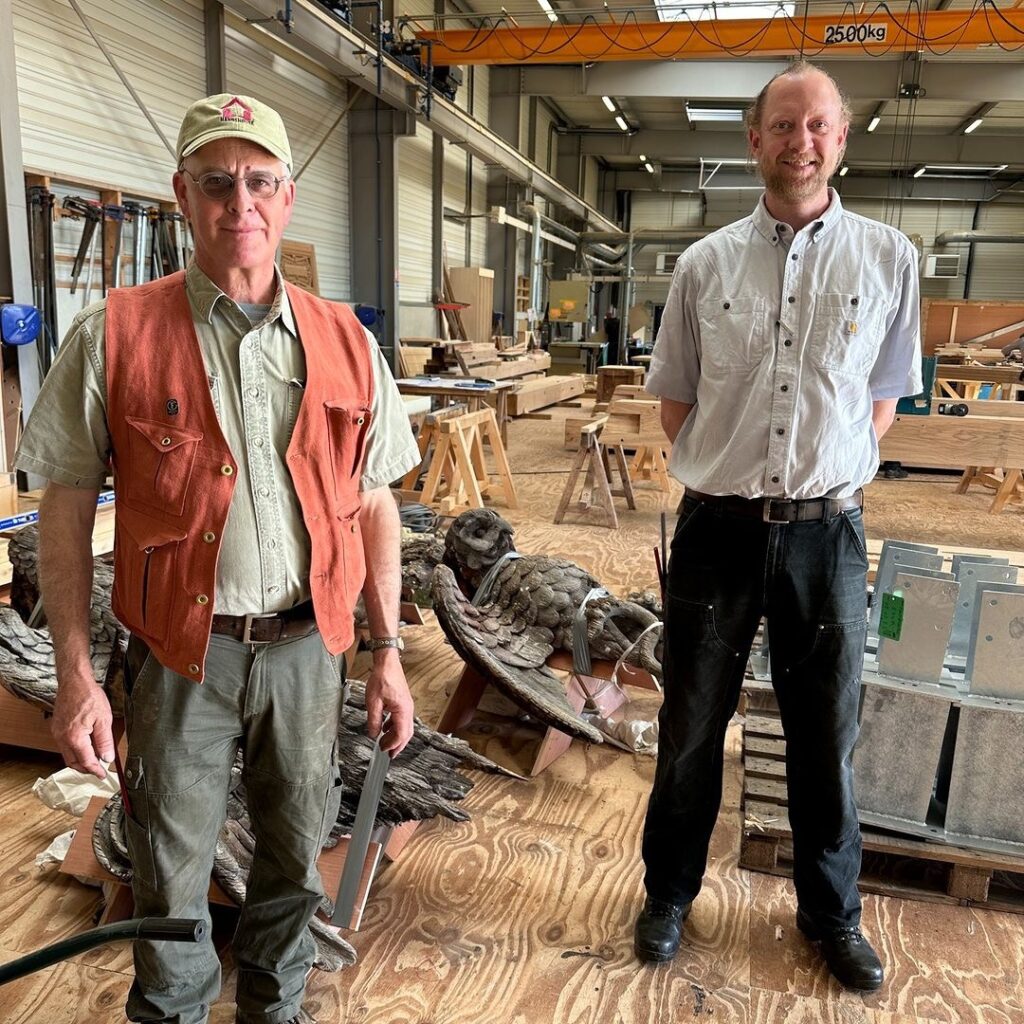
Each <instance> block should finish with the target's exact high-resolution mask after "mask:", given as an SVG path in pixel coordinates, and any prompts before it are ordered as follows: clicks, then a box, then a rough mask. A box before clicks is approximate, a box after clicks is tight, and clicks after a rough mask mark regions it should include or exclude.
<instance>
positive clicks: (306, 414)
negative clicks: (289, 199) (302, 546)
mask: <svg viewBox="0 0 1024 1024" xmlns="http://www.w3.org/2000/svg"><path fill="white" fill-rule="evenodd" d="M285 288H286V289H287V292H288V300H289V302H290V303H291V307H292V312H293V313H294V315H295V322H296V325H297V327H298V332H299V338H300V339H301V341H302V347H303V350H304V352H305V355H306V388H305V392H304V395H303V399H302V406H301V409H300V410H299V415H298V419H297V420H296V423H295V429H294V431H293V433H292V438H291V442H290V444H289V445H288V452H287V463H288V468H289V470H290V471H291V478H292V481H291V482H292V485H293V486H294V488H295V492H296V494H297V496H298V499H299V505H300V507H301V509H302V515H303V519H304V521H305V524H306V529H307V530H308V531H309V536H310V541H311V545H312V556H311V560H310V567H309V586H310V591H311V593H312V597H313V609H314V613H315V615H316V621H317V625H318V627H319V629H320V633H321V635H322V636H323V640H324V644H325V645H326V647H327V649H328V650H329V651H330V652H331V653H332V654H338V653H340V652H341V651H343V650H346V649H347V648H348V647H349V646H350V645H351V643H352V639H353V624H352V612H353V609H354V607H355V603H356V599H357V598H358V596H359V593H360V591H361V590H362V586H363V580H364V578H365V575H366V563H365V560H364V557H363V544H362V537H361V535H360V530H359V507H360V504H359V478H360V475H361V471H362V466H363V458H364V455H365V451H364V449H365V440H366V432H367V430H368V428H369V424H370V406H371V403H372V399H373V371H372V366H371V363H370V353H369V347H368V345H367V343H366V336H365V335H364V333H363V329H362V327H360V325H359V322H358V321H357V320H356V318H355V315H354V314H353V313H352V311H351V310H350V309H349V308H348V306H345V305H341V304H339V303H332V302H327V301H325V300H323V299H318V298H316V297H314V296H312V295H310V294H309V293H307V292H304V291H302V290H301V289H299V288H297V287H295V286H294V285H291V284H287V283H286V284H285ZM105 340H106V366H107V421H108V427H109V430H110V439H111V449H112V454H111V461H112V463H113V469H114V490H115V493H116V500H115V503H114V515H115V531H114V589H113V595H112V600H111V604H112V607H113V609H114V614H115V615H117V617H118V618H119V619H120V620H121V622H123V623H124V624H125V625H126V626H127V627H128V628H129V629H130V630H131V631H132V632H133V633H136V634H138V636H139V637H141V638H142V639H143V640H144V641H145V642H146V644H147V645H148V646H149V647H150V648H151V649H152V651H153V653H154V655H155V656H156V658H157V660H158V661H159V662H160V663H161V664H162V665H164V666H166V667H167V668H169V669H172V670H173V671H175V672H178V673H180V674H181V675H183V676H187V677H188V678H190V679H194V680H197V681H199V682H202V679H203V666H204V663H205V660H206V651H207V648H208V646H209V642H210V624H211V619H212V617H213V608H214V598H215V595H214V581H215V579H216V573H217V557H218V555H219V553H220V545H221V535H222V533H223V531H224V523H225V521H226V520H227V517H228V507H229V506H230V504H231V497H232V494H233V492H234V487H235V472H236V470H237V468H238V467H237V463H236V462H235V459H234V457H233V456H232V454H231V450H230V449H229V448H228V444H227V442H226V441H225V439H224V435H223V433H222V432H221V429H220V424H219V423H218V421H217V414H216V412H215V410H214V406H213V400H212V398H211V396H210V386H209V380H208V378H207V375H206V367H205V364H204V362H203V355H202V351H201V350H200V347H199V339H198V338H197V337H196V332H195V328H194V327H193V325H192V310H191V308H190V306H189V303H188V298H187V296H186V294H185V275H184V273H183V272H179V273H177V274H172V275H170V276H169V277H164V278H161V279H160V280H158V281H153V282H151V283H150V284H144V285H139V286H138V287H135V288H116V289H114V290H113V291H111V293H110V295H109V296H108V298H107V314H106V334H105ZM254 557H255V556H254ZM258 610H259V609H253V611H254V612H257V611H258Z"/></svg>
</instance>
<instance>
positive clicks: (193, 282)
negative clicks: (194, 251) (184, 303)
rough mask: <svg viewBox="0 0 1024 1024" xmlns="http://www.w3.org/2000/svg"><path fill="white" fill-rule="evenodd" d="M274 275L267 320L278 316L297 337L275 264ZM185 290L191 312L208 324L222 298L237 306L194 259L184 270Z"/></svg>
mask: <svg viewBox="0 0 1024 1024" xmlns="http://www.w3.org/2000/svg"><path fill="white" fill-rule="evenodd" d="M274 277H275V278H276V280H277V292H276V294H275V295H274V301H273V302H272V303H271V305H270V312H269V313H268V314H267V322H270V323H272V322H273V321H274V320H276V319H278V318H279V317H280V320H281V326H282V327H283V328H284V329H285V330H286V331H288V332H289V333H290V334H292V335H293V336H294V337H296V338H297V337H298V336H299V333H298V331H297V330H296V328H295V317H294V316H293V315H292V307H291V303H290V302H289V301H288V292H287V291H286V290H285V287H284V277H283V275H282V274H281V268H280V267H278V266H276V265H275V267H274ZM185 291H186V293H187V294H188V299H189V302H190V304H191V306H192V312H193V314H194V315H195V317H196V319H198V320H202V321H204V322H206V323H208V324H209V323H212V322H213V311H214V309H215V308H216V307H217V304H218V303H219V302H221V301H222V300H223V302H225V303H228V304H230V305H231V306H233V307H234V308H235V309H237V308H238V307H237V305H236V304H235V303H234V301H233V300H232V299H230V298H229V297H228V296H227V295H226V294H225V293H224V292H223V291H221V289H220V288H218V287H217V285H215V284H214V283H213V281H211V280H210V279H209V278H208V277H207V276H206V274H204V273H203V272H202V270H200V269H199V264H197V263H196V261H195V260H192V261H191V262H190V263H189V265H188V268H187V269H186V270H185Z"/></svg>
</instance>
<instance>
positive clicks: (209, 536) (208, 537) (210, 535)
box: [203, 530, 217, 544]
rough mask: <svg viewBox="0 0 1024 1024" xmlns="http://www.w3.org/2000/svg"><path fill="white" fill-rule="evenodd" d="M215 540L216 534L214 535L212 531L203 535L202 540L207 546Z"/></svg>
mask: <svg viewBox="0 0 1024 1024" xmlns="http://www.w3.org/2000/svg"><path fill="white" fill-rule="evenodd" d="M216 539H217V534H215V533H214V532H213V530H207V531H206V533H204V534H203V540H204V541H206V543H207V544H212V543H213V542H214V541H215V540H216Z"/></svg>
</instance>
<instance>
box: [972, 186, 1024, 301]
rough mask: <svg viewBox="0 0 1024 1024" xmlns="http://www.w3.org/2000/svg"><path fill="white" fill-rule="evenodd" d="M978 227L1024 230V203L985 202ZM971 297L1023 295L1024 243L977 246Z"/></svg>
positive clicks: (1018, 297)
mask: <svg viewBox="0 0 1024 1024" xmlns="http://www.w3.org/2000/svg"><path fill="white" fill-rule="evenodd" d="M978 230H979V231H1024V204H1021V203H1009V202H1002V203H1001V202H993V203H988V204H986V205H985V206H983V207H982V208H981V215H980V216H979V218H978ZM963 248H966V247H963ZM966 259H967V257H966V254H965V256H964V261H966ZM971 298H972V299H1024V243H1020V242H1017V243H1013V242H982V243H980V244H976V245H975V246H974V260H973V263H972V267H971Z"/></svg>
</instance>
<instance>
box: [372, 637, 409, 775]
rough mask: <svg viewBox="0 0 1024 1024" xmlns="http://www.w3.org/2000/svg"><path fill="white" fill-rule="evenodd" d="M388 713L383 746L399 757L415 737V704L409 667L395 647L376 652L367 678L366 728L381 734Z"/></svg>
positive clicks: (373, 735) (392, 754)
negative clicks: (385, 713) (406, 678)
mask: <svg viewBox="0 0 1024 1024" xmlns="http://www.w3.org/2000/svg"><path fill="white" fill-rule="evenodd" d="M384 712H387V713H388V714H390V716H391V717H390V718H389V719H388V727H387V729H386V730H385V732H384V735H383V737H381V741H380V746H381V749H382V750H386V751H388V753H389V754H391V756H392V757H397V756H398V755H399V754H400V753H401V752H402V750H403V749H404V748H405V745H406V744H407V743H408V742H409V740H410V739H412V716H413V707H412V694H411V693H409V684H408V683H407V682H406V681H405V670H404V669H403V668H402V662H401V661H400V660H399V657H398V651H396V650H395V649H394V648H382V649H381V650H379V651H374V654H373V669H372V670H371V671H370V678H369V679H367V681H366V731H367V732H368V733H369V735H370V736H371V737H373V738H376V737H377V736H378V735H379V734H380V729H381V721H382V720H383V718H384Z"/></svg>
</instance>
